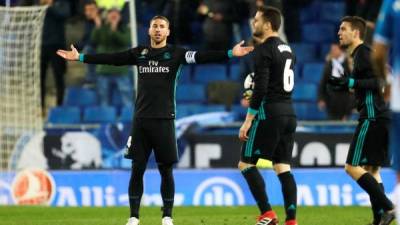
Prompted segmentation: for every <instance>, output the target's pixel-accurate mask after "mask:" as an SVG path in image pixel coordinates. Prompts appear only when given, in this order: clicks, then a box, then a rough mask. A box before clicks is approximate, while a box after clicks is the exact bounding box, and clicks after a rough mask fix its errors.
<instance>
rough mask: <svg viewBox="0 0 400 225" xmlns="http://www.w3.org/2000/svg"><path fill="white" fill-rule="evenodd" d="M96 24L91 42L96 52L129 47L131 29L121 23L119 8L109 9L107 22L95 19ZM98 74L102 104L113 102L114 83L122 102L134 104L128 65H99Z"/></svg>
mask: <svg viewBox="0 0 400 225" xmlns="http://www.w3.org/2000/svg"><path fill="white" fill-rule="evenodd" d="M95 24H96V26H95V28H94V30H93V32H92V36H91V42H92V43H93V44H94V45H96V46H97V47H96V53H107V52H114V51H122V50H124V49H126V48H128V47H129V45H130V31H129V28H128V27H127V26H125V25H123V24H122V23H121V14H120V11H119V10H118V9H117V8H112V9H110V10H108V11H107V18H106V21H105V23H103V22H102V21H101V20H95ZM96 75H97V93H98V96H99V100H100V104H101V105H103V106H106V105H109V104H110V103H111V100H110V99H111V97H112V90H113V89H112V87H113V86H114V85H115V87H116V89H117V91H118V92H119V93H120V95H121V97H122V104H123V105H131V104H132V98H133V94H132V81H131V79H130V77H129V68H128V67H127V66H124V67H117V66H110V65H97V66H96Z"/></svg>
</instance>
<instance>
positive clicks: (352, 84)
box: [349, 78, 356, 88]
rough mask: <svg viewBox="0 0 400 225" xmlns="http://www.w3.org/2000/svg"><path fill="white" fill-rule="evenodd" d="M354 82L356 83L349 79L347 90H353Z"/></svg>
mask: <svg viewBox="0 0 400 225" xmlns="http://www.w3.org/2000/svg"><path fill="white" fill-rule="evenodd" d="M355 82H356V81H355V80H354V79H353V78H350V79H349V88H353V87H354V84H355Z"/></svg>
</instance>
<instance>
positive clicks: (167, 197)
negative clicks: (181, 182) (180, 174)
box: [158, 164, 175, 217]
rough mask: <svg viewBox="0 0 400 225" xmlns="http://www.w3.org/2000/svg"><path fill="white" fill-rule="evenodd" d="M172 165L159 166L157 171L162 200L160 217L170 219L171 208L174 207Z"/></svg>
mask: <svg viewBox="0 0 400 225" xmlns="http://www.w3.org/2000/svg"><path fill="white" fill-rule="evenodd" d="M172 167H173V165H172V164H168V165H166V164H160V165H158V170H159V171H160V175H161V187H160V192H161V197H162V199H163V207H162V211H163V214H162V217H166V216H168V217H172V208H173V207H174V196H175V183H174V176H173V173H172Z"/></svg>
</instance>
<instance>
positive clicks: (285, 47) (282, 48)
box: [278, 44, 292, 53]
mask: <svg viewBox="0 0 400 225" xmlns="http://www.w3.org/2000/svg"><path fill="white" fill-rule="evenodd" d="M278 49H279V51H280V52H290V53H292V49H291V48H290V47H289V45H284V44H282V45H278Z"/></svg>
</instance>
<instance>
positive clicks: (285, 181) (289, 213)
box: [278, 171, 297, 221]
mask: <svg viewBox="0 0 400 225" xmlns="http://www.w3.org/2000/svg"><path fill="white" fill-rule="evenodd" d="M278 177H279V181H280V182H281V186H282V194H283V199H284V202H285V212H286V221H288V220H294V219H296V208H297V187H296V181H295V180H294V177H293V175H292V173H291V172H290V171H287V172H284V173H281V174H279V175H278Z"/></svg>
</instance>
